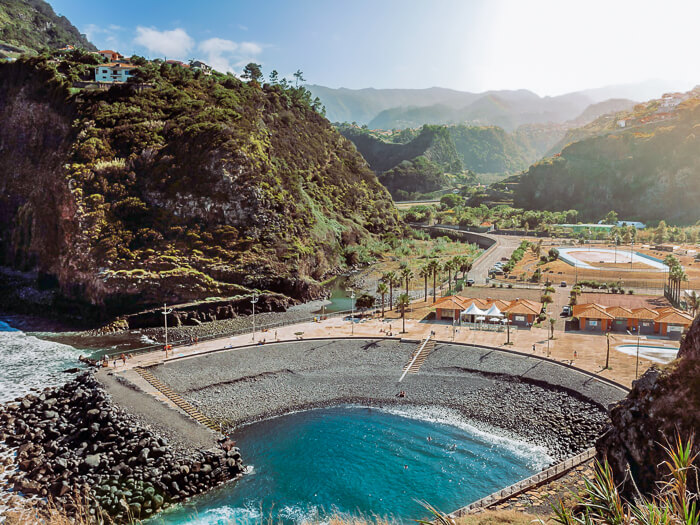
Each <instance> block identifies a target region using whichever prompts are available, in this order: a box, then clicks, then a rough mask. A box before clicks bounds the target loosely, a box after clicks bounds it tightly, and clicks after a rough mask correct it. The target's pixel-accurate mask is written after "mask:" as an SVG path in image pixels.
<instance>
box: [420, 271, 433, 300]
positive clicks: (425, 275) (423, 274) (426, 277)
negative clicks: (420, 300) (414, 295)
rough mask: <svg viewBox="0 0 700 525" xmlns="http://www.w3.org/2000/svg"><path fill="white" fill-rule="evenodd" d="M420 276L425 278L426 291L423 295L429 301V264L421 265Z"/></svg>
mask: <svg viewBox="0 0 700 525" xmlns="http://www.w3.org/2000/svg"><path fill="white" fill-rule="evenodd" d="M418 276H419V277H422V278H423V280H424V285H425V291H424V294H423V297H424V299H425V301H426V302H427V301H428V277H430V268H429V265H427V264H426V265H424V266H421V269H420V270H418Z"/></svg>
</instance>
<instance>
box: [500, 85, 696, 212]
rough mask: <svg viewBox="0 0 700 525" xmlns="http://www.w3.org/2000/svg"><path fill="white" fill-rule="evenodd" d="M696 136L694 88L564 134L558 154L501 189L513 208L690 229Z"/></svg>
mask: <svg viewBox="0 0 700 525" xmlns="http://www.w3.org/2000/svg"><path fill="white" fill-rule="evenodd" d="M699 133H700V88H695V90H693V91H692V92H689V93H683V94H681V93H676V94H670V95H668V96H664V97H663V98H662V99H655V100H651V101H649V102H646V103H644V104H638V105H636V106H635V107H634V108H633V110H632V111H627V112H625V111H622V112H618V113H616V114H612V115H610V114H608V115H605V116H602V117H599V118H598V119H596V120H595V121H594V122H592V123H590V124H588V125H587V126H584V127H583V128H579V129H576V130H571V131H569V132H568V133H567V136H566V137H565V138H564V139H563V140H562V144H564V146H563V149H562V150H561V154H557V155H555V156H554V157H551V158H548V159H545V160H543V161H541V162H538V163H537V164H534V165H533V166H531V167H530V168H529V169H528V170H527V171H526V172H525V173H523V174H522V175H520V176H516V177H514V178H513V179H512V180H511V181H509V182H510V183H511V184H510V188H511V189H512V190H513V192H514V193H513V199H514V204H515V206H518V207H523V208H527V209H545V210H552V211H555V210H566V209H570V208H575V209H577V210H579V211H580V212H581V216H582V217H586V218H595V217H600V216H602V215H605V213H607V212H608V211H610V210H615V211H616V212H618V213H619V214H620V216H623V217H625V218H626V219H629V220H640V221H644V222H654V221H658V220H661V219H664V220H666V221H668V222H672V223H677V224H693V223H695V222H696V221H697V220H698V218H699V217H700V215H699V214H698V202H700V155H698V151H700V138H699V137H698V136H697V135H698V134H699ZM567 144H568V145H567Z"/></svg>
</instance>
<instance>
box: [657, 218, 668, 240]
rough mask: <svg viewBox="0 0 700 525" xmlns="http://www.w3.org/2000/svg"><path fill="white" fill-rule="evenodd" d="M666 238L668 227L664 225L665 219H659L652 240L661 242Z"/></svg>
mask: <svg viewBox="0 0 700 525" xmlns="http://www.w3.org/2000/svg"><path fill="white" fill-rule="evenodd" d="M667 240H668V228H667V226H666V221H664V220H661V221H659V225H658V226H657V227H656V230H654V242H656V243H659V244H661V243H662V242H666V241H667Z"/></svg>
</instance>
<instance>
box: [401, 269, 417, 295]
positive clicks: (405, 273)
mask: <svg viewBox="0 0 700 525" xmlns="http://www.w3.org/2000/svg"><path fill="white" fill-rule="evenodd" d="M401 277H402V278H403V280H404V281H406V295H408V283H409V282H410V280H411V279H413V277H415V276H414V275H413V272H412V271H411V269H410V268H409V267H408V266H407V267H406V268H403V269H402V270H401Z"/></svg>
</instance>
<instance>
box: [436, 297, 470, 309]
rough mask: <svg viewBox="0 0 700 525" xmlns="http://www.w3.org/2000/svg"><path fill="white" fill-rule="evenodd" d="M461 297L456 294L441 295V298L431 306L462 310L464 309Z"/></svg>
mask: <svg viewBox="0 0 700 525" xmlns="http://www.w3.org/2000/svg"><path fill="white" fill-rule="evenodd" d="M461 299H462V298H461V297H459V296H457V295H450V296H448V297H443V298H442V299H439V300H438V301H437V302H436V303H435V304H434V305H433V308H443V309H450V310H464V309H465V306H464V302H463V301H462V300H461ZM467 306H468V305H467Z"/></svg>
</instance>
